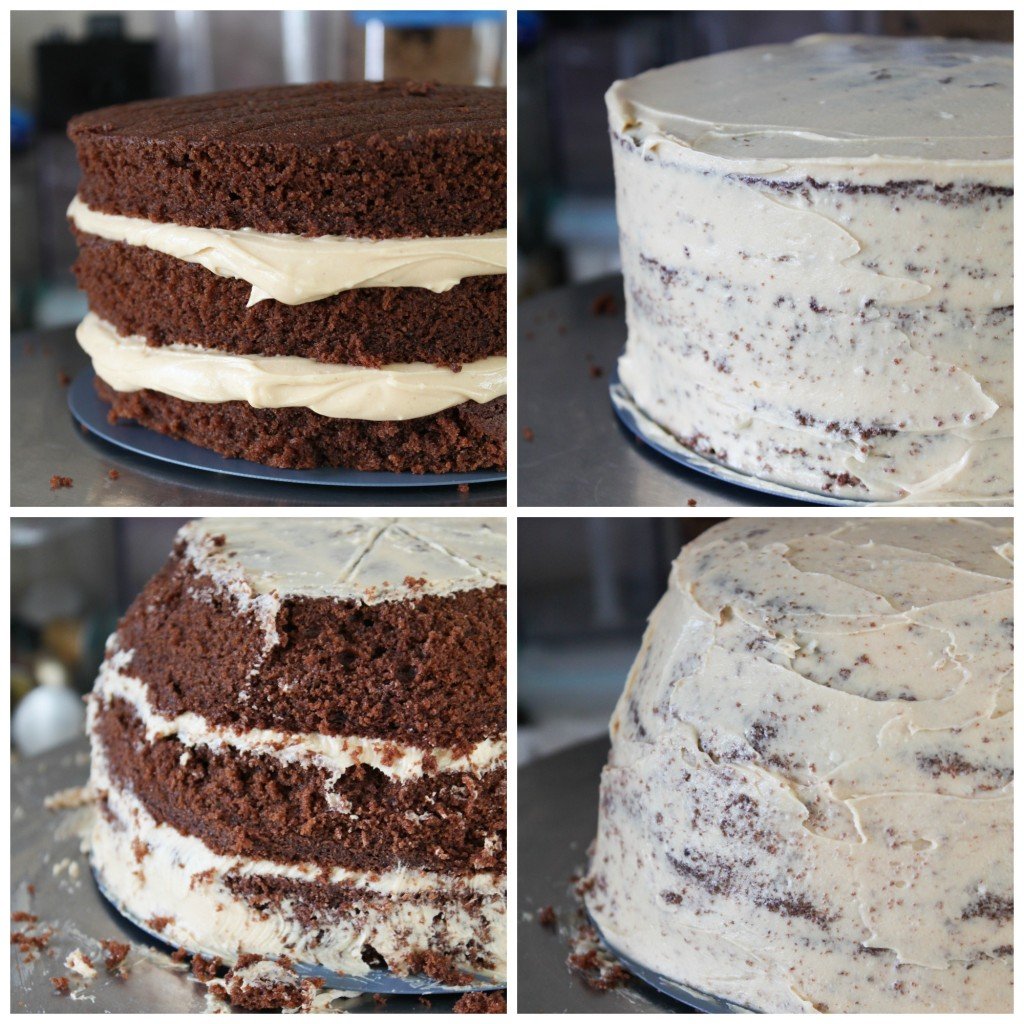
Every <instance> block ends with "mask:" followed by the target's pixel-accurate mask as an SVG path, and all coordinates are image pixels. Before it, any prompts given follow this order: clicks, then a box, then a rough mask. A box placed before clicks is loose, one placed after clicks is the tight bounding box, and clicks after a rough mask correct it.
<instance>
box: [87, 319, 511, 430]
mask: <svg viewBox="0 0 1024 1024" xmlns="http://www.w3.org/2000/svg"><path fill="white" fill-rule="evenodd" d="M77 337H78V343H79V344H80V345H81V346H82V348H83V349H84V350H85V351H86V353H87V354H88V355H89V356H90V358H91V359H92V365H93V369H94V370H95V371H96V373H97V374H98V375H99V376H100V377H101V378H102V379H103V380H105V381H106V382H107V383H108V384H109V385H110V386H111V387H112V388H114V389H115V390H117V391H127V392H131V391H141V390H143V389H150V390H153V391H159V392H160V393H161V394H165V395H171V396H172V397H174V398H180V399H182V400H183V401H186V402H206V403H217V402H247V403H248V404H249V405H251V406H252V407H253V408H256V409H286V408H302V409H310V410H312V411H313V412H315V413H319V414H320V415H321V416H328V417H331V418H332V419H356V420H374V421H398V420H409V419H416V418H417V417H420V416H430V415H432V414H434V413H438V412H442V411H443V410H445V409H450V408H452V407H453V406H456V405H461V404H462V403H464V402H478V403H486V402H490V401H491V400H493V399H495V398H500V397H501V396H503V395H504V394H505V393H506V390H507V369H506V358H505V356H488V357H486V358H484V359H480V360H477V361H476V362H473V363H467V364H466V365H464V366H463V367H462V368H461V370H459V371H457V372H456V371H453V370H450V369H448V368H446V367H438V366H433V365H431V364H430V363H394V364H390V365H388V366H384V367H380V368H373V367H365V366H349V365H346V364H337V363H318V362H316V361H314V360H312V359H305V358H302V357H300V356H259V355H236V354H233V353H229V352H221V351H218V350H216V349H207V348H200V347H198V346H193V345H178V344H176V345H165V346H154V345H149V344H147V343H146V339H145V338H142V337H139V336H138V335H129V336H127V337H125V336H123V335H121V334H119V333H118V332H117V330H116V328H115V327H113V325H111V324H109V323H108V322H107V321H105V320H102V319H101V318H100V317H98V316H96V314H95V313H87V314H86V317H85V319H84V320H83V321H82V322H81V324H79V326H78V330H77Z"/></svg>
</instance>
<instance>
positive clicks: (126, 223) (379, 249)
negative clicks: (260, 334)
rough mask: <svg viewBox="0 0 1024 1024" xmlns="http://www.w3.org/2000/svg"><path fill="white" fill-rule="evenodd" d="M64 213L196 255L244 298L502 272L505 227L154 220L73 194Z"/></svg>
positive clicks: (413, 284) (117, 234)
mask: <svg viewBox="0 0 1024 1024" xmlns="http://www.w3.org/2000/svg"><path fill="white" fill-rule="evenodd" d="M68 217H69V218H70V219H71V221H72V222H73V223H74V225H75V226H76V227H77V228H78V229H79V230H80V231H84V232H87V233H88V234H90V235H97V236H98V237H100V238H105V239H108V240H110V241H113V242H124V243H126V244H128V245H137V246H144V247H145V248H147V249H153V250H155V251H156V252H161V253H164V254H166V255H168V256H174V257H175V258H177V259H180V260H184V261H186V262H187V263H197V264H199V265H200V266H202V267H205V268H206V269H207V270H209V271H210V272H211V273H214V274H216V275H217V276H218V277H231V278H237V279H239V280H242V281H247V282H248V283H249V284H251V285H252V294H251V295H250V297H249V305H250V306H254V305H255V304H256V303H257V302H262V301H263V300H264V299H276V300H277V301H278V302H283V303H285V304H287V305H289V306H297V305H300V304H301V303H304V302H316V301H317V300H318V299H325V298H327V297H328V296H331V295H337V294H338V293H339V292H344V291H349V290H351V289H353V288H426V289H428V290H430V291H432V292H446V291H448V290H449V289H450V288H454V287H455V286H456V285H457V284H458V283H459V282H460V281H462V280H464V279H465V278H467V277H476V276H479V275H481V274H504V273H506V272H507V248H508V244H507V238H506V233H505V232H504V231H492V232H490V233H489V234H485V235H465V236H463V237H461V238H385V239H379V240H378V239H368V238H341V237H337V236H332V235H326V236H323V237H319V238H304V237H303V236H301V235H281V234H264V233H261V232H259V231H253V230H252V229H250V228H242V229H240V230H237V231H231V230H227V229H224V228H197V227H187V226H182V225H179V224H166V223H164V224H158V223H154V222H153V221H149V220H145V219H143V218H138V217H122V216H119V215H117V214H110V213H101V212H99V211H98V210H92V209H90V208H89V207H88V205H86V204H85V203H84V202H82V200H81V199H79V198H78V197H77V196H75V198H74V199H73V200H72V201H71V205H70V206H69V207H68Z"/></svg>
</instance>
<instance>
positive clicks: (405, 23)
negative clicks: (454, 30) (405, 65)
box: [352, 11, 505, 29]
mask: <svg viewBox="0 0 1024 1024" xmlns="http://www.w3.org/2000/svg"><path fill="white" fill-rule="evenodd" d="M352 20H353V21H355V23H356V24H357V25H365V24H366V23H367V22H368V21H379V22H381V23H382V24H383V25H384V26H385V27H386V28H399V29H402V28H439V27H440V26H442V25H472V24H474V23H475V22H478V21H504V20H505V12H504V11H353V12H352Z"/></svg>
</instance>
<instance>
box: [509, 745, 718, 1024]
mask: <svg viewBox="0 0 1024 1024" xmlns="http://www.w3.org/2000/svg"><path fill="white" fill-rule="evenodd" d="M607 758H608V741H607V740H604V739H601V740H592V741H590V742H588V743H581V744H579V745H577V746H574V747H570V748H569V749H568V750H564V751H562V752H561V753H558V754H554V755H552V756H551V757H545V758H543V759H541V760H539V761H536V762H534V763H533V764H530V765H527V766H526V767H525V768H523V769H521V770H520V772H519V883H518V884H519V909H518V922H517V927H518V929H519V932H518V936H519V938H518V942H519V947H518V948H519V980H518V988H517V991H518V993H519V1012H520V1013H671V1012H678V1013H693V1012H696V1011H695V1010H694V1009H693V1008H692V1007H690V1006H687V1005H684V1004H683V1003H681V1002H678V1001H677V1000H675V999H672V998H670V997H669V996H667V995H664V994H663V993H661V992H658V991H656V990H655V989H654V988H652V987H651V986H649V985H647V984H644V983H643V982H642V981H637V980H635V979H634V980H633V981H631V982H629V983H628V984H626V985H623V986H621V987H619V988H613V989H610V990H609V991H607V992H599V991H595V990H594V989H592V988H589V987H588V986H587V984H586V983H585V982H584V981H583V980H582V979H581V978H580V977H578V976H577V975H575V974H573V973H572V972H571V971H570V970H569V968H568V967H567V966H566V957H568V956H569V954H570V952H572V949H571V943H572V938H573V935H574V933H575V931H576V929H577V928H578V926H579V924H580V923H581V921H582V918H581V916H580V915H581V911H580V907H579V899H578V898H577V896H576V895H575V893H574V892H573V881H572V879H573V878H574V877H575V878H579V876H580V875H581V873H582V871H583V869H584V866H585V863H586V858H587V849H588V847H589V846H590V844H591V842H593V839H594V835H595V833H596V831H597V794H598V786H599V783H600V779H601V768H602V767H603V766H604V763H605V761H606V760H607ZM544 907H551V908H552V909H553V910H554V912H555V918H556V920H557V926H556V927H555V928H547V927H544V926H542V925H541V924H540V923H539V921H538V919H537V918H538V913H539V911H540V910H541V909H543V908H544ZM698 1000H703V1001H704V1003H705V1005H707V1006H711V1005H714V1008H715V1010H718V1011H723V1010H724V1011H725V1012H728V1008H726V1007H724V1006H721V1005H719V1004H712V1003H710V1002H708V1001H706V1000H704V997H701V996H696V997H695V1002H697V1001H698Z"/></svg>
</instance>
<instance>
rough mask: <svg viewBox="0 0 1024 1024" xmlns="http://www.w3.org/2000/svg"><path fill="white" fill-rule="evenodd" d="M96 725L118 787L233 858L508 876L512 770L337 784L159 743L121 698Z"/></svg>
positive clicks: (374, 777)
mask: <svg viewBox="0 0 1024 1024" xmlns="http://www.w3.org/2000/svg"><path fill="white" fill-rule="evenodd" d="M94 729H95V733H96V735H97V736H98V738H99V740H100V742H101V743H102V744H103V747H104V751H105V756H106V760H107V766H108V771H109V773H110V777H111V779H112V780H113V781H115V782H116V783H117V784H118V785H120V786H122V787H127V788H129V789H130V790H131V791H132V792H133V793H134V795H135V797H136V798H137V799H138V800H140V801H141V802H142V804H143V805H144V806H145V807H146V809H147V810H148V811H149V813H150V814H151V815H152V816H153V818H154V819H155V820H156V821H157V822H159V823H164V824H169V825H171V826H173V827H174V828H175V829H177V831H179V832H181V833H183V834H185V835H191V836H197V837H198V838H200V839H201V840H202V841H203V843H204V844H205V845H206V846H207V847H208V848H209V849H210V850H213V851H214V852H215V853H219V854H221V855H223V856H239V857H249V858H253V859H256V860H271V861H276V862H279V863H287V864H316V865H318V866H320V867H323V868H325V869H328V868H332V867H344V868H351V869H355V870H360V871H384V870H387V869H389V868H393V867H396V866H398V865H404V866H408V867H413V868H423V869H426V870H430V871H440V872H444V873H446V874H452V875H463V874H471V873H474V872H477V871H502V870H504V863H505V853H504V845H505V844H504V835H505V773H504V771H503V770H500V769H495V770H493V771H490V772H486V773H484V774H483V775H480V776H474V775H471V774H468V773H449V774H445V775H438V776H432V777H430V776H425V777H422V778H420V779H418V780H415V781H408V782H403V783H395V782H392V781H390V780H388V779H387V777H386V776H385V775H384V774H383V773H381V772H379V771H377V770H375V769H373V768H369V767H367V766H365V765H359V766H355V767H352V768H349V769H348V770H347V771H346V772H344V773H343V774H342V775H341V777H340V778H338V779H337V781H334V782H332V781H331V779H330V777H329V775H328V773H327V772H326V771H324V770H322V769H316V768H311V767H300V766H297V765H292V764H286V763H284V762H282V761H280V760H278V759H276V758H273V757H253V756H249V755H245V754H240V753H238V752H229V753H223V752H215V751H214V750H212V749H211V748H209V747H205V746H186V745H185V744H183V743H181V742H179V741H177V740H175V739H172V738H169V737H163V738H160V739H158V740H156V741H155V742H152V743H149V742H148V741H147V738H146V728H145V726H144V725H143V723H142V722H141V721H140V720H139V719H138V717H137V716H136V715H135V712H134V709H133V708H132V707H131V705H129V704H128V703H126V702H125V701H123V700H120V699H116V698H115V699H114V700H111V701H110V702H109V703H108V704H106V705H105V706H104V707H102V708H101V709H99V712H98V714H97V718H96V724H95V726H94ZM143 752H144V756H140V753H143Z"/></svg>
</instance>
